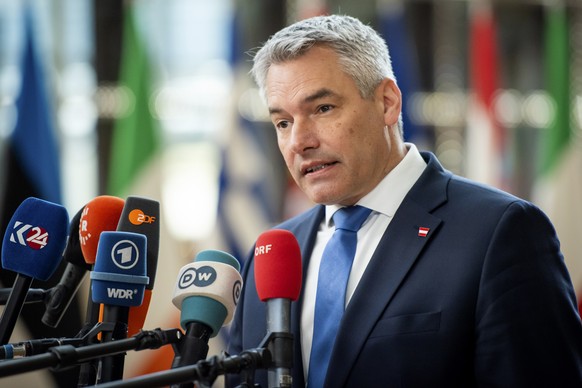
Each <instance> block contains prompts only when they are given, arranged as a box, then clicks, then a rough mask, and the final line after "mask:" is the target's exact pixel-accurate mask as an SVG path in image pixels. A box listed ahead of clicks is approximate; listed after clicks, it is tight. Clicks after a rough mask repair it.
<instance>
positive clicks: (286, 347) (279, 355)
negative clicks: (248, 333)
mask: <svg viewBox="0 0 582 388" xmlns="http://www.w3.org/2000/svg"><path fill="white" fill-rule="evenodd" d="M290 316H291V300H290V299H284V298H273V299H269V300H267V331H268V332H269V333H273V334H274V335H272V336H271V337H270V340H269V342H268V344H267V348H268V349H269V351H270V352H271V356H272V362H271V365H270V366H269V368H268V370H267V378H268V384H269V388H283V387H285V388H287V387H291V385H292V376H291V367H292V366H293V336H292V335H291V317H290Z"/></svg>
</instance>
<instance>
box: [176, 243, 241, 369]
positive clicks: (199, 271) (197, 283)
mask: <svg viewBox="0 0 582 388" xmlns="http://www.w3.org/2000/svg"><path fill="white" fill-rule="evenodd" d="M239 271H240V264H239V262H238V260H236V259H235V258H234V257H233V256H232V255H230V254H228V253H226V252H222V251H218V250H206V251H201V252H199V253H198V254H197V255H196V258H195V259H194V262H193V263H190V264H187V265H185V266H183V267H182V268H181V269H180V272H179V273H178V281H177V283H176V287H175V288H174V297H173V299H172V303H174V305H175V306H176V307H177V308H178V309H179V310H180V311H181V314H180V325H181V326H182V328H183V329H184V330H185V332H186V334H185V336H184V338H183V339H182V340H181V341H180V346H179V349H178V352H177V354H178V356H177V357H175V358H174V362H173V363H172V368H177V367H182V366H186V365H192V364H194V363H196V362H198V361H199V360H202V359H204V358H206V356H207V354H208V340H209V339H210V338H211V337H215V336H216V335H217V334H218V332H219V330H220V328H221V327H222V326H223V325H227V324H229V323H230V322H231V321H232V318H233V316H234V310H235V308H236V305H237V303H238V300H239V297H240V292H241V288H242V277H241V275H240V273H239Z"/></svg>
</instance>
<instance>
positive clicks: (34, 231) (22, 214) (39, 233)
mask: <svg viewBox="0 0 582 388" xmlns="http://www.w3.org/2000/svg"><path fill="white" fill-rule="evenodd" d="M68 225H69V215H68V213H67V210H66V209H65V208H64V207H63V206H61V205H57V204H55V203H52V202H47V201H44V200H42V199H38V198H34V197H30V198H27V199H25V200H24V201H23V202H22V203H21V204H20V206H19V207H18V208H17V209H16V212H15V213H14V215H13V216H12V219H11V220H10V222H9V223H8V227H7V228H6V233H5V235H4V240H3V242H2V267H3V268H4V269H8V270H11V271H14V272H16V273H17V276H16V281H15V282H14V286H13V288H12V293H11V294H10V297H9V298H8V302H7V304H6V307H5V308H4V311H3V312H2V317H1V318H0V345H5V344H7V343H8V341H9V340H10V336H11V335H12V331H13V330H14V326H15V325H16V320H17V319H18V315H19V314H20V311H21V309H22V306H23V304H24V300H25V299H26V294H27V292H28V289H29V288H30V285H31V283H32V280H33V279H40V280H48V279H49V278H50V277H51V276H52V274H53V273H54V272H55V270H56V269H57V267H58V265H59V263H60V260H61V255H62V254H63V250H64V248H65V244H66V241H67V227H68Z"/></svg>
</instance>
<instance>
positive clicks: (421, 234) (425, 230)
mask: <svg viewBox="0 0 582 388" xmlns="http://www.w3.org/2000/svg"><path fill="white" fill-rule="evenodd" d="M429 231H430V228H425V227H424V226H421V227H419V228H418V237H426V236H427V235H428V232H429Z"/></svg>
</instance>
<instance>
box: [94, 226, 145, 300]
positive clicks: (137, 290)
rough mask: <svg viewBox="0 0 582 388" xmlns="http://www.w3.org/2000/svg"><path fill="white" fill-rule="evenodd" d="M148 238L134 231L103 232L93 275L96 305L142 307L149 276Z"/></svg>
mask: <svg viewBox="0 0 582 388" xmlns="http://www.w3.org/2000/svg"><path fill="white" fill-rule="evenodd" d="M146 252H147V239H146V237H145V236H144V235H143V234H139V233H132V232H117V231H116V232H102V233H101V236H100V237H99V244H98V245H97V256H96V259H95V266H94V268H93V271H92V272H91V291H92V297H93V302H95V303H103V304H107V305H112V306H126V307H132V306H140V305H141V304H142V302H143V296H144V292H145V288H146V285H147V284H148V282H149V278H148V277H147V275H146V274H147V257H146V256H147V255H146Z"/></svg>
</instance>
